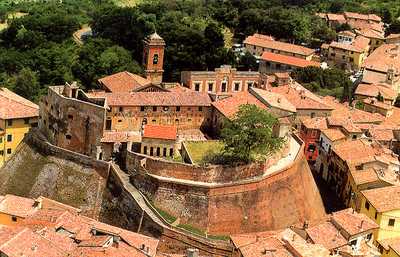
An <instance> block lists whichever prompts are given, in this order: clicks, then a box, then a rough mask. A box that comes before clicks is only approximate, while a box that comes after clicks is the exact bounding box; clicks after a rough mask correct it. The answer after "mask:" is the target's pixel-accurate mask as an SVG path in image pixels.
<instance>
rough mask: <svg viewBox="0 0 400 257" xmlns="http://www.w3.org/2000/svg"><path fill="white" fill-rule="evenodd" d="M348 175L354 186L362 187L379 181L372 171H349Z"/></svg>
mask: <svg viewBox="0 0 400 257" xmlns="http://www.w3.org/2000/svg"><path fill="white" fill-rule="evenodd" d="M350 173H351V176H352V177H353V180H354V183H355V184H356V185H363V184H368V183H373V182H376V181H379V176H378V174H377V173H376V171H375V170H374V169H365V170H356V169H351V170H350Z"/></svg>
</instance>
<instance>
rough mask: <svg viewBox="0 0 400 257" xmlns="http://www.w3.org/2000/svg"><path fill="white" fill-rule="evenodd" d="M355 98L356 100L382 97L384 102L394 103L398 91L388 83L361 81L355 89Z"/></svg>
mask: <svg viewBox="0 0 400 257" xmlns="http://www.w3.org/2000/svg"><path fill="white" fill-rule="evenodd" d="M354 98H355V100H356V101H361V100H364V99H366V98H376V99H378V98H382V99H381V101H382V102H384V103H386V104H390V105H393V104H394V102H395V100H396V98H397V92H396V91H395V90H393V89H392V88H391V87H387V85H382V84H365V83H361V84H359V85H358V86H357V88H356V90H355V91H354Z"/></svg>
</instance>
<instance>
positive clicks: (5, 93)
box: [0, 88, 39, 120]
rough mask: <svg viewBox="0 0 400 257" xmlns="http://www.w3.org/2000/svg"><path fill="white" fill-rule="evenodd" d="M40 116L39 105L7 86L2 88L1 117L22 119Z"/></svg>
mask: <svg viewBox="0 0 400 257" xmlns="http://www.w3.org/2000/svg"><path fill="white" fill-rule="evenodd" d="M37 116H39V106H37V105H36V104H34V103H32V102H31V101H29V100H27V99H25V98H23V97H22V96H19V95H17V94H15V93H13V92H11V91H10V90H8V89H7V88H0V119H3V120H5V119H20V118H30V117H37Z"/></svg>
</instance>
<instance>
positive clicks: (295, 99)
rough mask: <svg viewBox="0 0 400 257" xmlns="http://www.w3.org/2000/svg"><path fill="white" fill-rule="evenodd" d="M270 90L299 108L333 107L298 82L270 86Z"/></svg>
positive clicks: (326, 108) (327, 108) (317, 108)
mask: <svg viewBox="0 0 400 257" xmlns="http://www.w3.org/2000/svg"><path fill="white" fill-rule="evenodd" d="M271 91H272V92H274V93H278V94H280V95H283V96H284V97H285V98H286V99H287V100H288V101H289V102H290V103H291V104H292V105H294V106H295V107H296V109H297V110H299V109H308V110H332V109H333V108H332V107H331V106H329V105H327V104H325V103H324V101H323V100H322V99H321V98H319V97H318V96H316V95H314V94H313V93H312V92H310V91H309V90H307V89H306V88H304V87H303V86H301V85H300V84H298V83H295V84H291V85H283V86H278V87H271Z"/></svg>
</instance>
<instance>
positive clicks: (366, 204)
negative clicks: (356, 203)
mask: <svg viewBox="0 0 400 257" xmlns="http://www.w3.org/2000/svg"><path fill="white" fill-rule="evenodd" d="M364 206H365V209H367V210H369V202H367V201H366V202H365V205H364Z"/></svg>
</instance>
